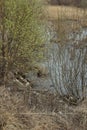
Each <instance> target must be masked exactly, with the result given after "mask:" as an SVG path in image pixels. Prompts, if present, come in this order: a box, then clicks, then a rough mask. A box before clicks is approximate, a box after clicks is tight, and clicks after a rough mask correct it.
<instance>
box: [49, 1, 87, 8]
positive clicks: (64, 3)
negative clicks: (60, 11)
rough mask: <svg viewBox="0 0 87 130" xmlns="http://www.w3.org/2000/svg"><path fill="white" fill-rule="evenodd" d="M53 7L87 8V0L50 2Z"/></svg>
mask: <svg viewBox="0 0 87 130" xmlns="http://www.w3.org/2000/svg"><path fill="white" fill-rule="evenodd" d="M49 3H50V4H52V5H74V6H78V7H84V6H86V7H87V1H86V0H49Z"/></svg>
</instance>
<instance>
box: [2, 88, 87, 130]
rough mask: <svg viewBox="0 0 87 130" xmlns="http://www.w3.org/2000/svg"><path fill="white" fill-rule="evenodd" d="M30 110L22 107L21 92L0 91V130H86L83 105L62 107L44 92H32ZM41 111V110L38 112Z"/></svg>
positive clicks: (59, 100)
mask: <svg viewBox="0 0 87 130" xmlns="http://www.w3.org/2000/svg"><path fill="white" fill-rule="evenodd" d="M31 102H32V104H31V105H32V106H30V107H31V109H29V106H28V105H27V107H26V104H25V103H24V100H23V92H18V91H15V92H12V91H9V89H7V88H5V87H4V86H1V87H0V130H86V128H87V117H86V116H87V110H85V111H84V110H83V109H81V108H83V107H84V108H87V106H86V104H87V103H86V102H83V104H81V105H80V106H78V107H73V106H72V107H71V106H68V105H66V104H65V103H64V102H63V101H62V100H61V99H59V98H57V97H56V96H55V95H53V94H52V93H49V92H48V91H47V92H46V91H42V92H41V91H36V90H34V91H32V94H31ZM42 108H43V109H42Z"/></svg>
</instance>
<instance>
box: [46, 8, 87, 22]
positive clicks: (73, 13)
mask: <svg viewBox="0 0 87 130" xmlns="http://www.w3.org/2000/svg"><path fill="white" fill-rule="evenodd" d="M46 9H47V11H48V16H49V18H50V19H52V20H57V19H58V18H61V17H62V18H64V19H65V18H66V19H70V20H77V19H78V18H79V19H83V18H84V17H86V16H87V10H86V11H85V12H84V10H83V9H80V8H76V7H67V6H47V7H46Z"/></svg>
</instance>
